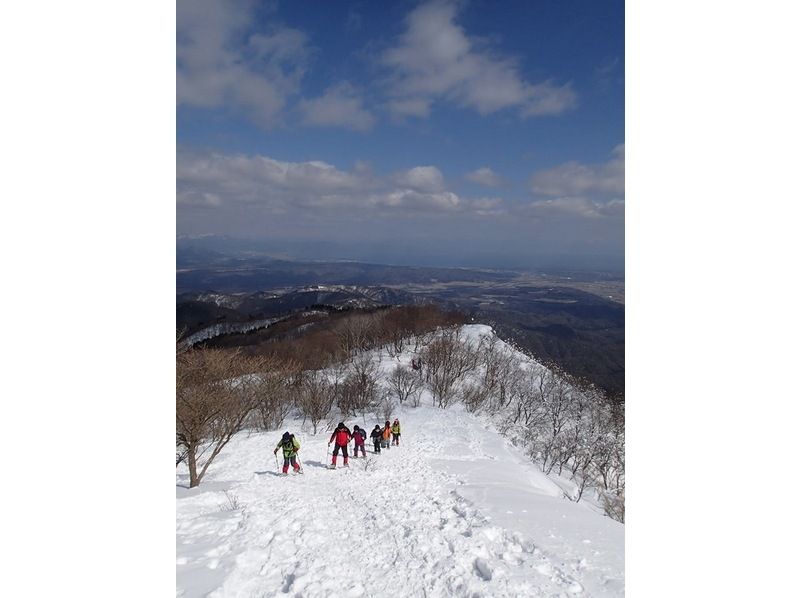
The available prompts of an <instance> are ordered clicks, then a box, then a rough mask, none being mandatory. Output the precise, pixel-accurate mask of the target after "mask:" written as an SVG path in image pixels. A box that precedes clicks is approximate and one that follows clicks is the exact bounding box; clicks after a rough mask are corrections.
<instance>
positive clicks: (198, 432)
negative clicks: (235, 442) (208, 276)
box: [176, 349, 265, 488]
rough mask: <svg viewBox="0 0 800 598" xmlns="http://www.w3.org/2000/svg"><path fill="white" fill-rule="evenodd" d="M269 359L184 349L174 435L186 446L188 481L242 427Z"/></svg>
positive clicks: (193, 482) (202, 472)
mask: <svg viewBox="0 0 800 598" xmlns="http://www.w3.org/2000/svg"><path fill="white" fill-rule="evenodd" d="M264 369H265V362H264V360H263V359H261V358H258V357H247V356H244V355H242V354H241V353H239V352H238V351H223V350H219V349H189V350H181V352H179V353H178V355H177V367H176V441H177V445H178V446H179V447H181V448H182V449H183V451H185V459H186V463H187V465H188V467H189V486H190V487H191V488H194V487H195V486H197V485H199V484H200V482H201V480H202V479H203V476H204V475H205V473H206V471H207V470H208V467H209V465H211V463H212V462H213V460H214V458H215V457H216V456H217V455H218V454H219V452H220V451H221V450H222V449H223V447H224V446H225V445H226V444H227V443H228V442H229V441H230V439H231V438H232V437H233V435H234V434H236V433H237V432H239V431H240V430H241V429H242V426H243V423H244V421H245V419H246V418H247V416H248V415H249V414H250V412H251V411H252V410H253V408H254V407H255V406H256V404H257V402H258V400H259V397H260V396H261V394H262V392H263V387H264V382H263V378H262V377H261V376H260V375H259V374H260V372H262V371H263V370H264Z"/></svg>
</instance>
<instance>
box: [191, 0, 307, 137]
mask: <svg viewBox="0 0 800 598" xmlns="http://www.w3.org/2000/svg"><path fill="white" fill-rule="evenodd" d="M254 8H255V5H254V4H252V3H248V4H245V5H242V4H240V3H237V2H233V1H228V0H178V3H177V46H176V53H177V60H178V66H177V73H176V77H177V80H176V83H177V100H178V105H179V106H195V107H199V108H220V107H225V108H228V109H231V110H234V111H240V112H243V113H244V115H245V116H246V117H247V118H249V119H251V120H254V121H255V122H257V123H258V124H259V125H261V126H264V127H269V126H272V125H274V124H275V123H276V121H277V120H278V118H279V115H280V113H281V111H282V110H283V109H284V107H285V105H286V103H287V99H288V98H289V97H290V96H292V95H293V94H296V93H297V92H298V90H299V84H300V81H301V79H302V77H303V75H304V72H305V62H306V59H307V56H308V53H309V49H308V40H307V37H306V35H305V34H304V33H302V32H301V31H298V30H296V29H291V28H288V27H271V28H269V29H268V30H266V31H260V32H257V33H256V32H253V31H252V28H253V23H254V18H253V14H252V12H253V10H254Z"/></svg>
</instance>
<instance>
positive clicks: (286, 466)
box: [283, 455, 300, 473]
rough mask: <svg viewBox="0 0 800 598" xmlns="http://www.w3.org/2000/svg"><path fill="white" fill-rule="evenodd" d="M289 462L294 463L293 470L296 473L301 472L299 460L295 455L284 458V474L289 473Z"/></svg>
mask: <svg viewBox="0 0 800 598" xmlns="http://www.w3.org/2000/svg"><path fill="white" fill-rule="evenodd" d="M289 462H291V463H292V468H293V469H294V470H295V471H300V466H299V465H298V464H297V458H296V456H295V455H292V456H291V457H287V456H286V455H284V456H283V473H287V472H288V471H289Z"/></svg>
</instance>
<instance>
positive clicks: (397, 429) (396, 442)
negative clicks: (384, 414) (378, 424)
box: [392, 418, 400, 446]
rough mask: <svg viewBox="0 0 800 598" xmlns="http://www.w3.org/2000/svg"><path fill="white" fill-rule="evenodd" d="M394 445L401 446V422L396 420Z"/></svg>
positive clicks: (393, 429) (393, 436) (393, 427)
mask: <svg viewBox="0 0 800 598" xmlns="http://www.w3.org/2000/svg"><path fill="white" fill-rule="evenodd" d="M392 444H394V445H395V446H400V420H399V419H397V418H395V419H394V423H393V424H392Z"/></svg>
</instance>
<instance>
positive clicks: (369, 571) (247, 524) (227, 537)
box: [176, 326, 624, 598]
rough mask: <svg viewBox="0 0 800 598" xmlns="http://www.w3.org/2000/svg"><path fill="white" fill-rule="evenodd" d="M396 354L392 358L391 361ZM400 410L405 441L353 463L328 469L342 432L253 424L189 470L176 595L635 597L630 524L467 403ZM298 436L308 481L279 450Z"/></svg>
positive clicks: (481, 330) (181, 499)
mask: <svg viewBox="0 0 800 598" xmlns="http://www.w3.org/2000/svg"><path fill="white" fill-rule="evenodd" d="M465 332H466V333H467V335H469V336H471V337H473V338H477V337H478V336H480V335H482V334H487V333H491V329H489V328H488V327H483V326H469V327H465ZM400 360H401V361H403V362H404V363H406V362H407V361H410V356H408V355H403V356H401V357H400ZM397 362H398V361H397V360H395V359H390V358H388V357H387V356H386V355H383V357H382V361H381V367H382V369H384V371H388V370H389V369H391V368H392V367H394V365H395V364H396V363H397ZM426 399H427V400H426ZM394 416H396V417H398V418H399V419H400V422H401V425H402V430H403V434H402V436H401V446H399V447H392V448H391V449H389V450H386V449H384V450H383V451H382V452H381V454H379V455H374V454H372V445H371V443H370V442H369V441H368V442H367V458H366V459H364V458H360V459H352V458H351V460H350V467H349V468H343V467H342V466H341V463H342V460H341V457H340V458H339V461H338V463H339V468H338V469H336V470H329V469H327V464H328V463H329V462H330V456H329V455H330V453H329V452H328V446H327V442H328V438H329V436H330V432H329V431H320V433H319V434H317V435H316V436H314V435H313V434H311V432H310V429H307V430H302V429H301V425H300V424H301V422H300V421H297V420H288V421H287V422H285V423H284V426H283V427H282V428H281V429H280V430H275V431H274V432H268V433H247V432H243V433H240V434H238V435H237V436H236V437H234V439H233V440H232V441H231V442H230V443H229V444H228V446H226V447H225V449H224V450H223V451H222V452H221V453H220V455H219V456H218V457H217V459H216V460H215V461H214V463H213V464H212V465H211V466H210V468H209V470H208V474H207V475H206V477H205V478H204V480H203V482H202V483H201V485H200V486H199V487H198V488H193V489H188V488H187V487H186V486H188V475H187V474H186V470H185V468H183V466H181V468H179V469H178V474H177V488H176V492H177V507H176V515H177V532H176V540H177V550H176V559H177V560H176V567H177V594H178V595H179V596H185V597H194V596H211V597H227V596H234V597H250V596H276V595H288V596H298V597H299V596H303V597H305V598H314V597H323V596H324V597H334V596H340V597H341V596H362V595H363V596H366V595H375V594H377V593H379V592H381V593H383V592H390V593H392V594H394V595H397V596H430V597H436V596H470V597H473V596H475V597H477V596H487V597H488V596H493V597H496V596H575V595H577V596H622V595H624V526H623V525H622V524H620V523H617V522H615V521H613V520H611V519H609V518H608V517H605V516H604V515H602V513H599V512H598V510H597V509H596V508H595V507H594V506H593V505H592V504H591V503H589V502H586V501H581V502H580V503H573V502H570V501H568V500H566V499H564V498H563V492H562V490H561V487H560V485H559V484H560V483H561V481H560V480H557V479H553V478H550V477H548V476H546V475H544V474H543V473H542V472H541V470H540V469H539V468H537V466H536V464H535V463H532V462H531V461H530V460H529V459H528V458H527V457H526V456H525V455H524V454H522V452H521V451H520V450H519V449H517V448H516V447H514V446H513V445H512V444H510V442H508V441H507V440H506V439H505V438H503V437H502V436H501V435H500V434H498V433H497V432H496V431H494V430H493V428H492V426H491V423H490V422H488V421H485V419H483V418H481V417H476V416H474V415H472V414H470V413H468V412H467V411H466V410H464V409H463V407H461V406H460V405H456V406H454V407H451V408H448V409H446V410H442V409H438V408H434V407H432V406H430V400H429V397H425V396H423V406H421V407H418V408H412V407H403V408H399V409H397V411H396V413H395V414H394ZM394 416H393V417H394ZM392 419H393V418H392ZM346 422H347V424H348V426H350V428H351V429H352V427H353V425H359V426H361V427H364V428H366V429H367V430H371V429H372V428H373V427H374V426H375V425H376V424H378V423H381V424H382V421H381V420H378V419H376V418H374V417H372V418H369V417H367V418H366V420H364V419H363V418H359V419H358V420H353V419H351V420H346ZM284 430H289V431H291V432H293V433H295V434H296V435H297V437H298V439H299V440H300V442H301V445H302V448H301V451H300V459H301V461H302V464H303V469H304V474H303V475H292V474H290V475H289V476H286V477H283V476H279V475H278V474H277V471H276V461H275V457H274V456H273V455H272V454H271V453H272V450H273V448H274V447H275V445H276V444H277V442H278V441H279V439H280V436H281V434H282V433H283V431H284ZM281 464H282V460H281ZM290 471H291V470H290ZM562 485H563V484H562ZM237 503H238V504H237Z"/></svg>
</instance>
